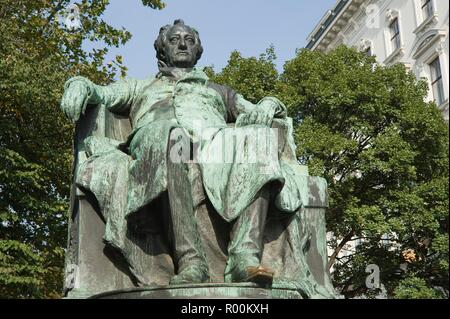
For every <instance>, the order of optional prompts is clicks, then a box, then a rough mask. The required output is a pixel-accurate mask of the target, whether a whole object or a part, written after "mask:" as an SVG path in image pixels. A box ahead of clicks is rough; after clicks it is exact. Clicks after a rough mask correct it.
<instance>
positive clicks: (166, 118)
mask: <svg viewBox="0 0 450 319" xmlns="http://www.w3.org/2000/svg"><path fill="white" fill-rule="evenodd" d="M155 49H156V52H157V58H158V67H159V73H158V74H157V76H156V77H155V78H151V79H147V80H142V81H139V80H133V79H127V80H121V81H118V82H115V83H113V84H110V85H108V86H99V85H96V84H94V83H92V82H91V81H90V80H88V79H86V78H83V77H75V78H72V79H70V80H69V81H67V83H66V87H65V93H64V96H63V100H62V103H61V107H62V109H63V111H64V112H65V114H66V115H67V116H68V117H69V118H70V119H71V120H73V121H74V122H78V124H77V125H78V126H80V125H82V124H80V123H81V122H82V121H83V114H85V113H86V114H88V113H89V112H93V111H92V110H95V109H102V108H103V110H104V112H105V114H109V115H107V116H106V117H105V118H104V119H103V120H104V123H105V127H108V126H109V127H110V130H109V131H110V133H111V132H112V133H111V134H109V135H110V136H106V135H108V134H104V135H105V136H98V134H89V133H88V134H87V136H83V139H81V138H80V139H79V142H80V144H82V145H83V147H82V149H83V151H84V153H85V154H86V155H87V158H86V159H85V160H84V161H80V160H79V161H78V163H76V167H75V176H74V182H75V185H76V186H77V187H78V188H79V189H80V190H82V191H83V192H85V193H86V194H88V195H87V196H91V197H90V198H91V200H93V198H94V199H95V201H96V205H98V208H97V210H98V211H100V214H101V215H102V218H103V220H104V223H105V232H104V236H103V239H104V241H105V243H106V245H107V246H109V247H113V248H114V250H115V251H116V252H119V255H121V256H122V258H123V259H124V260H125V261H126V264H127V267H128V270H129V272H130V274H131V277H133V280H134V283H135V285H140V286H148V285H150V286H151V285H152V284H155V283H158V280H159V284H160V283H161V281H162V280H166V279H164V278H167V277H168V276H169V277H170V280H169V282H165V283H166V284H167V283H170V285H172V286H173V285H186V284H198V283H205V282H208V281H211V282H227V283H239V282H254V283H255V284H257V285H264V286H265V287H271V286H272V288H276V287H281V288H285V289H293V290H296V291H298V292H299V294H300V295H301V296H303V297H314V296H316V297H317V296H322V297H330V296H334V292H333V290H332V287H331V284H330V283H329V279H328V275H327V271H326V267H325V266H324V265H325V264H326V260H325V259H326V253H325V252H324V249H325V238H324V234H325V233H324V231H325V230H324V224H323V225H320V222H319V224H317V222H318V221H319V219H320V220H321V222H322V223H323V216H322V215H323V214H322V215H321V216H322V217H317V216H313V217H311V216H309V215H308V209H309V208H316V210H317V209H319V208H320V209H321V212H322V211H324V207H325V206H326V183H325V184H324V182H323V180H321V179H319V178H312V177H309V176H308V175H307V173H305V170H304V168H302V167H300V165H298V163H297V161H296V158H295V145H294V143H293V137H292V121H291V119H290V118H288V117H287V110H286V107H285V106H284V105H283V103H282V102H281V101H279V100H278V99H276V98H273V97H267V98H264V99H262V100H261V101H260V102H259V103H258V104H257V105H254V104H252V103H250V102H248V101H247V100H245V99H244V97H242V96H241V95H239V94H238V93H236V92H235V91H233V90H232V89H231V88H229V87H226V86H222V85H218V84H215V83H212V82H210V81H209V79H208V77H207V76H206V74H205V73H204V72H203V71H201V70H200V69H197V68H195V65H196V63H197V61H198V60H199V59H200V57H201V55H202V52H203V48H202V45H201V42H200V38H199V35H198V33H197V31H196V30H194V29H192V28H191V27H189V26H187V25H185V24H184V22H183V21H182V20H176V21H175V22H174V24H173V25H167V26H165V27H163V28H161V30H160V33H159V36H158V38H157V39H156V41H155ZM110 113H111V114H114V115H111V114H110ZM85 116H87V115H85ZM108 116H109V117H111V116H112V119H110V120H107V119H106V118H107V117H108ZM97 117H98V115H97ZM96 121H97V122H98V119H96ZM127 121H128V122H127ZM114 123H129V127H128V128H124V126H123V125H122V126H120V125H115V124H114ZM84 126H86V125H84ZM115 126H118V127H119V128H113V129H111V127H115ZM97 127H98V125H97ZM78 131H82V129H81V128H80V127H78ZM91 131H92V130H91ZM118 131H119V132H120V134H118V133H117V132H118ZM85 135H86V134H85ZM96 135H97V136H96ZM114 135H115V136H114ZM118 135H120V138H117V136H118ZM279 135H281V137H280V136H279ZM111 137H113V138H111ZM114 137H116V138H114ZM230 137H232V138H230ZM280 141H281V144H282V145H279V144H280ZM261 145H264V147H263V148H264V151H263V153H261V150H260V148H261V147H260V146H261ZM243 154H246V155H248V154H253V155H255V154H256V157H257V158H256V160H255V158H253V160H250V158H249V157H245V156H244V157H245V158H244V160H242V159H243ZM261 154H262V155H263V156H260V155H261ZM219 155H220V156H219ZM250 157H251V156H250ZM318 216H319V215H318ZM317 218H319V219H317ZM316 219H317V220H316ZM219 224H220V225H221V226H220V227H214V226H215V225H219ZM312 224H315V225H312ZM155 225H160V226H161V227H162V228H161V229H164V230H163V231H162V232H161V231H160V232H159V233H158V234H159V235H158V236H160V237H158V239H157V240H155V239H154V238H155V237H151V238H153V240H152V241H153V243H160V244H155V245H156V246H157V247H156V246H155V247H156V250H159V249H163V247H164V249H165V254H166V255H167V256H170V258H171V260H172V261H173V264H174V265H173V267H174V268H173V269H171V267H170V265H169V264H168V263H167V258H165V259H164V261H161V258H160V255H161V254H158V253H155V249H153V250H151V249H150V250H148V249H147V248H148V247H147V246H146V245H147V244H145V245H144V244H142V243H143V242H146V243H148V240H149V239H148V238H150V237H148V236H154V235H150V234H153V233H157V231H154V230H153V228H155V227H156V226H155ZM319 228H320V229H319ZM318 231H319V232H320V234H319V233H317V232H318ZM314 232H315V234H313V233H314ZM317 234H319V235H317ZM145 236H147V237H145ZM144 237H145V238H147V239H143V238H144ZM312 237H314V239H312ZM211 242H214V243H215V242H217V244H216V245H215V246H214V247H212V244H211ZM69 245H70V244H69ZM307 245H310V246H311V245H315V248H314V249H312V250H314V254H315V256H314V257H311V258H315V259H316V261H315V263H316V264H317V261H320V262H319V264H320V265H321V266H320V267H321V269H320V270H319V271H316V273H317V274H314V273H313V272H314V271H311V270H310V269H309V268H310V264H308V260H307V256H306V254H305V251H307V250H308V249H310V248H308V247H307ZM135 246H143V247H144V246H145V247H147V248H146V249H147V251H146V249H143V250H137V249H136V248H135ZM224 246H226V249H224ZM155 247H153V248H155ZM164 249H163V250H164ZM324 254H325V255H324ZM137 255H142V256H143V257H139V258H140V259H139V258H137V257H136V256H137ZM218 255H220V256H219V257H217V256H218ZM149 256H150V257H149ZM114 258H118V257H113V258H112V259H114ZM149 258H153V259H149ZM158 258H160V259H158ZM324 258H325V259H324ZM144 260H147V262H148V260H151V262H150V264H151V265H150V264H149V265H148V267H147V265H146V262H145V261H144ZM265 260H266V262H264V261H265ZM267 261H270V263H271V264H269V263H268V262H267ZM155 264H158V266H155ZM319 264H317V265H319ZM147 268H148V269H147ZM224 268H225V269H224ZM150 272H151V275H149V273H150ZM158 272H160V273H161V274H160V275H158ZM319 273H320V274H319ZM318 274H319V275H318ZM158 276H159V277H158ZM150 277H151V278H152V279H149V278H150ZM156 277H158V278H156ZM316 277H320V280H319V281H322V283H319V282H318V281H317V278H316ZM155 278H156V279H155ZM217 278H222V279H223V280H220V279H219V280H218V279H217ZM118 288H120V287H118Z"/></svg>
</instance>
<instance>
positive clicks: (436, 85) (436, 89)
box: [430, 57, 444, 105]
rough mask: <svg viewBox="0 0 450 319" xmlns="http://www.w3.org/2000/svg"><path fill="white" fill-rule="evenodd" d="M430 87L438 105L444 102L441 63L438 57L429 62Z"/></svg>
mask: <svg viewBox="0 0 450 319" xmlns="http://www.w3.org/2000/svg"><path fill="white" fill-rule="evenodd" d="M430 75H431V88H432V90H433V97H434V99H435V101H436V103H437V104H438V105H441V104H442V103H443V102H444V84H443V83H442V73H441V63H440V61H439V57H437V58H436V59H434V60H433V62H431V63H430Z"/></svg>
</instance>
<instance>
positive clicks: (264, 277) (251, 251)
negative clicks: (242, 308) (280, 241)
mask: <svg viewBox="0 0 450 319" xmlns="http://www.w3.org/2000/svg"><path fill="white" fill-rule="evenodd" d="M269 200H270V191H269V186H267V185H266V186H265V187H264V188H263V189H262V190H261V191H260V194H259V196H258V197H257V199H256V200H255V201H254V202H253V203H252V204H251V205H250V206H248V207H247V208H246V209H245V210H244V211H243V212H242V213H241V215H240V216H239V217H238V218H237V219H236V221H235V222H234V224H233V226H232V230H231V234H230V243H229V245H228V261H227V267H226V270H225V281H227V282H242V281H253V282H259V283H269V282H271V281H272V278H273V271H271V270H270V269H268V268H266V267H262V266H261V265H260V264H261V257H262V252H263V246H264V243H263V235H264V227H265V224H266V217H267V212H268V210H269Z"/></svg>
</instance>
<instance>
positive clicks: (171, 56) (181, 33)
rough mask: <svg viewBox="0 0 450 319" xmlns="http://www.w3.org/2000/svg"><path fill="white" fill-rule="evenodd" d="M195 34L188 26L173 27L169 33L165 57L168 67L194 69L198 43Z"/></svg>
mask: <svg viewBox="0 0 450 319" xmlns="http://www.w3.org/2000/svg"><path fill="white" fill-rule="evenodd" d="M195 39H196V38H195V34H194V32H193V31H192V30H191V29H189V28H187V27H186V26H177V25H175V26H173V27H172V28H170V30H169V31H168V32H167V35H166V42H165V45H164V55H165V56H166V61H167V65H168V66H172V67H178V68H192V67H194V65H195V63H196V62H197V51H198V43H196V40H195Z"/></svg>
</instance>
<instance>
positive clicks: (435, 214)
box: [212, 46, 449, 297]
mask: <svg viewBox="0 0 450 319" xmlns="http://www.w3.org/2000/svg"><path fill="white" fill-rule="evenodd" d="M269 52H271V54H266V55H263V56H261V57H260V58H259V59H256V58H243V57H242V56H241V55H240V54H239V53H237V52H233V53H232V54H231V58H230V61H229V64H228V65H227V66H226V67H225V68H224V69H223V70H222V72H220V73H218V74H212V76H213V79H214V80H216V81H218V82H220V83H224V84H228V85H230V86H231V87H233V88H235V89H237V90H238V91H240V92H242V93H243V94H244V95H245V96H247V97H250V99H251V100H252V101H254V102H256V101H257V100H258V99H259V98H261V97H263V96H265V95H276V96H277V97H279V98H280V99H281V100H282V101H284V102H285V103H286V104H287V105H288V108H289V112H290V116H291V117H292V118H293V119H294V123H295V130H296V132H295V141H296V144H297V156H298V159H299V161H300V162H302V163H304V164H308V166H309V170H310V174H312V175H319V176H323V177H325V178H326V179H327V181H328V185H329V195H330V209H329V210H328V212H327V227H328V231H330V232H332V233H333V234H334V236H335V239H334V240H331V241H330V242H329V245H330V246H331V247H332V249H333V253H332V255H331V256H330V261H329V266H330V267H331V266H333V270H334V271H333V278H334V281H335V285H336V287H337V288H338V289H339V290H340V291H341V292H342V294H344V295H345V296H347V297H353V296H357V295H361V294H365V295H369V296H370V295H374V294H375V293H377V291H374V290H371V291H368V289H367V288H366V286H365V278H366V276H367V275H368V274H367V273H366V272H365V269H366V266H367V265H368V264H376V265H378V266H379V267H380V271H381V283H382V284H384V286H385V288H386V289H387V292H388V295H389V296H401V297H405V293H404V292H405V291H407V289H412V290H414V289H415V290H414V291H416V290H417V291H419V292H417V293H415V294H414V295H413V296H412V297H414V296H415V297H419V296H441V295H442V294H441V293H439V292H438V291H437V290H436V288H439V287H440V288H441V290H442V289H444V291H445V290H446V291H447V293H448V191H449V190H448V126H447V124H446V123H445V121H444V120H443V118H442V115H441V113H440V111H439V110H438V108H437V107H436V105H435V104H434V103H427V102H424V98H425V97H426V95H427V85H426V83H425V82H424V81H419V80H417V79H416V77H415V76H414V75H413V74H412V73H411V72H408V71H407V70H406V68H405V67H404V66H403V65H402V64H397V65H394V66H390V67H385V66H381V65H379V64H377V63H376V61H375V58H374V57H367V56H366V55H365V54H363V53H360V52H357V51H356V50H354V49H350V48H347V47H344V46H342V47H339V48H337V49H335V50H333V51H332V52H330V53H328V54H324V53H320V52H313V51H309V50H300V51H298V53H297V56H296V57H295V58H294V59H292V60H290V61H288V62H287V63H286V64H285V66H284V72H283V73H282V74H280V75H279V74H277V72H276V69H275V66H274V54H273V48H271V49H270V50H269ZM246 79H248V80H247V81H246ZM355 239H356V240H359V242H360V244H359V246H358V248H357V250H356V252H354V253H351V254H350V255H347V256H345V257H341V256H340V255H339V252H341V251H342V249H343V247H344V246H345V245H346V244H347V243H348V242H349V241H351V240H355ZM401 266H402V267H401ZM405 266H406V271H404V270H401V268H402V269H405ZM408 287H409V288H408ZM422 288H423V289H422ZM421 289H422V290H423V291H422V292H420V290H421ZM424 289H425V290H424ZM430 291H431V293H430Z"/></svg>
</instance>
